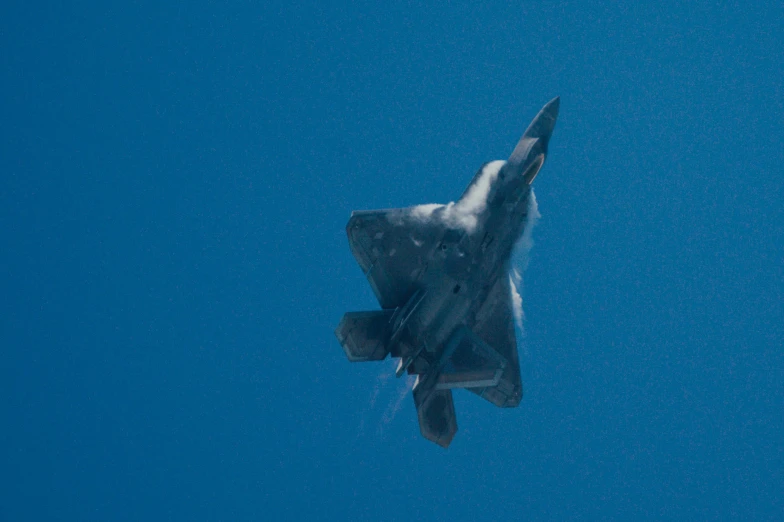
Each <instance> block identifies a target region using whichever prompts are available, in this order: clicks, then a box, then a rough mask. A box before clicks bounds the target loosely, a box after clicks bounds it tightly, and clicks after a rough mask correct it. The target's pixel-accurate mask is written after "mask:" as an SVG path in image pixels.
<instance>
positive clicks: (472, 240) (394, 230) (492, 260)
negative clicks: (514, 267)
mask: <svg viewBox="0 0 784 522" xmlns="http://www.w3.org/2000/svg"><path fill="white" fill-rule="evenodd" d="M558 104H559V98H555V99H553V100H552V101H550V102H549V103H548V104H547V105H545V106H544V108H542V110H541V111H539V114H537V115H536V118H534V120H533V121H532V122H531V124H530V125H529V126H528V129H527V130H526V131H525V134H523V137H522V138H521V139H520V141H519V142H518V143H517V146H516V147H515V148H514V151H513V152H512V155H511V156H510V157H509V159H508V160H507V161H493V162H490V163H486V164H485V165H483V166H482V168H480V169H479V171H478V172H477V173H476V175H475V176H474V179H473V180H472V181H471V183H470V184H469V185H468V188H467V189H466V190H465V192H464V193H463V195H462V196H461V198H460V199H459V200H458V201H457V202H456V203H449V204H448V205H419V206H415V207H409V208H397V209H387V210H369V211H356V212H352V214H351V219H349V222H348V225H347V226H346V231H347V232H348V241H349V245H350V246H351V252H352V253H353V254H354V257H355V258H356V260H357V262H358V263H359V265H360V266H361V267H362V270H363V271H364V272H365V275H366V276H367V279H368V282H369V283H370V286H371V287H372V288H373V291H374V292H375V294H376V297H377V298H378V302H379V304H380V305H381V310H375V311H367V312H348V313H346V314H345V315H344V316H343V319H342V320H341V321H340V324H339V325H338V327H337V329H336V330H335V334H336V335H337V338H338V340H339V341H340V343H341V344H342V345H343V349H344V351H345V352H346V356H347V357H348V359H349V361H352V362H358V361H380V360H383V359H385V358H386V357H387V355H391V356H392V357H398V358H399V359H400V362H399V364H398V366H397V372H396V374H397V376H398V377H399V376H401V375H402V374H403V373H404V372H408V373H409V374H413V375H416V376H417V378H416V383H415V384H414V388H413V395H414V403H415V405H416V409H417V416H418V418H419V426H420V429H421V431H422V435H423V436H424V437H425V438H427V439H428V440H431V441H433V442H435V443H437V444H439V445H441V446H443V447H445V448H446V447H447V446H449V443H450V442H452V438H453V437H454V435H455V433H456V432H457V422H456V420H455V408H454V403H453V402H452V389H453V388H466V389H467V390H469V391H471V392H473V393H475V394H477V395H479V396H480V397H482V398H484V399H486V400H488V401H490V402H491V403H493V404H495V405H496V406H499V407H502V408H509V407H515V406H517V405H518V404H519V403H520V399H521V398H522V396H523V385H522V381H521V378H520V363H519V359H518V356H517V342H516V339H515V329H514V319H513V311H512V306H513V305H512V291H513V288H512V285H513V282H512V280H511V279H510V274H509V270H510V267H509V259H510V256H511V254H512V249H513V247H514V245H515V243H516V242H517V240H518V238H519V237H520V235H521V234H522V232H523V229H524V227H525V224H526V221H527V219H528V210H529V204H530V200H531V197H530V195H531V183H532V182H533V180H534V178H535V177H536V175H537V174H538V172H539V169H541V168H542V164H543V163H544V160H545V157H546V156H547V144H548V142H549V140H550V135H551V134H552V132H553V128H554V127H555V120H556V118H557V117H558Z"/></svg>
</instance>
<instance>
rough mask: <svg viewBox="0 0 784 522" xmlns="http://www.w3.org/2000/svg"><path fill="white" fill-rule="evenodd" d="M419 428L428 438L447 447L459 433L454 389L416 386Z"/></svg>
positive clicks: (415, 399) (415, 400)
mask: <svg viewBox="0 0 784 522" xmlns="http://www.w3.org/2000/svg"><path fill="white" fill-rule="evenodd" d="M414 404H416V409H417V417H418V418H419V430H420V431H421V432H422V436H423V437H425V438H426V439H427V440H429V441H432V442H435V443H436V444H438V445H439V446H441V447H443V448H446V447H448V446H449V443H450V442H452V439H453V438H454V436H455V433H457V418H456V417H455V404H454V402H452V390H434V389H431V390H426V389H422V387H421V386H420V387H417V386H414Z"/></svg>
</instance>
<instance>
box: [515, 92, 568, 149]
mask: <svg viewBox="0 0 784 522" xmlns="http://www.w3.org/2000/svg"><path fill="white" fill-rule="evenodd" d="M560 104H561V97H560V96H556V97H555V98H553V99H552V100H550V101H549V102H547V104H546V105H545V106H544V107H542V110H540V111H539V114H537V115H536V117H535V118H534V120H533V121H532V122H531V125H529V126H528V129H526V131H525V134H524V135H523V137H525V138H539V139H540V140H542V141H543V142H545V143H546V142H547V141H549V140H550V135H551V134H552V133H553V129H554V128H555V120H557V119H558V107H559V106H560Z"/></svg>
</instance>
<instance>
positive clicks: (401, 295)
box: [346, 207, 443, 309]
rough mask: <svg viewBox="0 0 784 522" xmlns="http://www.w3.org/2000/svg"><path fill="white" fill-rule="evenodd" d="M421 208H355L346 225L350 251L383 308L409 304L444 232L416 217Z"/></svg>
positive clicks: (433, 224) (438, 227) (440, 228)
mask: <svg viewBox="0 0 784 522" xmlns="http://www.w3.org/2000/svg"><path fill="white" fill-rule="evenodd" d="M420 208H421V207H410V208H395V209H387V210H366V211H355V212H352V214H351V219H350V220H349V222H348V225H347V226H346V232H347V234H348V241H349V244H350V245H351V252H352V253H353V254H354V257H355V258H356V260H357V262H358V263H359V266H360V267H362V270H363V271H364V272H365V275H366V276H367V278H368V282H370V286H371V288H373V292H374V293H375V294H376V297H377V298H378V302H379V304H380V305H381V308H387V309H389V308H395V307H398V306H403V305H404V304H405V303H406V300H407V299H408V298H409V297H410V296H411V293H412V292H413V291H414V285H415V283H416V281H417V280H418V279H419V277H420V276H421V275H422V274H423V273H424V272H425V270H426V269H427V259H428V256H429V255H430V253H431V251H432V249H433V246H434V245H435V243H436V242H437V241H438V238H439V236H440V234H442V233H443V228H442V227H441V226H440V225H439V224H436V223H432V222H428V221H427V220H425V219H423V218H421V217H419V218H418V217H417V212H418V209H420ZM420 215H422V214H420Z"/></svg>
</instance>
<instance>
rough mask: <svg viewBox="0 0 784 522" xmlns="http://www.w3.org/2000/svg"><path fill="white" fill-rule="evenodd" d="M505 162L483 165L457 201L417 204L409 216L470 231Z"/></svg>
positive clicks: (473, 227) (474, 227) (499, 161)
mask: <svg viewBox="0 0 784 522" xmlns="http://www.w3.org/2000/svg"><path fill="white" fill-rule="evenodd" d="M505 163H506V161H504V160H496V161H491V162H490V163H488V164H487V165H485V166H484V167H483V168H482V172H481V174H480V175H479V177H478V178H477V179H476V182H475V183H473V184H472V185H471V186H470V187H469V188H468V191H467V192H466V193H465V195H464V196H463V197H462V198H460V200H458V202H457V203H455V202H450V203H448V204H446V205H439V204H435V203H430V204H427V205H417V206H415V207H412V208H411V217H412V218H414V219H415V220H417V221H423V222H424V221H430V220H432V219H438V220H440V221H441V222H443V223H444V224H446V225H447V226H450V227H453V228H458V227H459V228H463V229H465V230H466V231H467V232H468V233H472V232H473V231H474V230H475V229H476V225H477V216H479V214H481V213H482V212H483V211H484V210H485V207H486V206H487V197H488V196H489V195H490V188H491V187H492V186H493V181H494V180H495V179H496V178H497V177H498V172H499V171H500V170H501V167H503V166H504V164H505Z"/></svg>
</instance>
